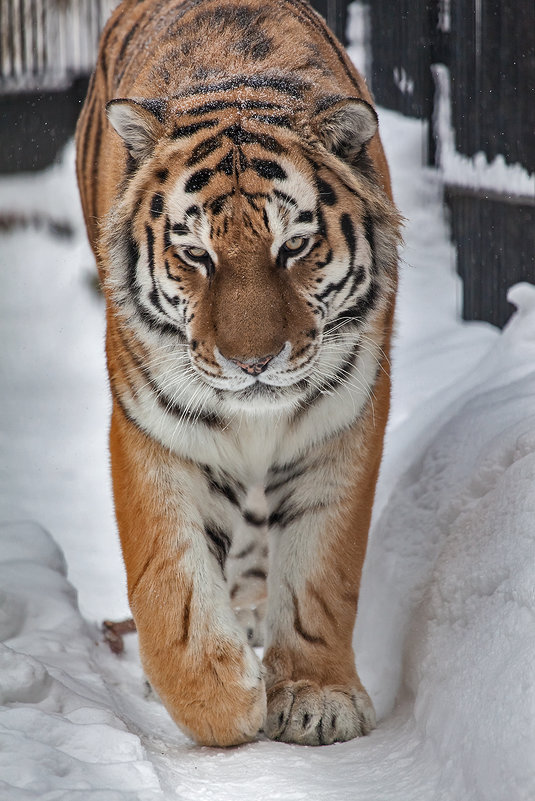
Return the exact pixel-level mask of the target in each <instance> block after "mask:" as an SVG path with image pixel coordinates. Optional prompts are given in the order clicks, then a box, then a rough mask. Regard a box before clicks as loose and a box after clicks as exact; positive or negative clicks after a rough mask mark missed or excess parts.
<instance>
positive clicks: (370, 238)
mask: <svg viewBox="0 0 535 801" xmlns="http://www.w3.org/2000/svg"><path fill="white" fill-rule="evenodd" d="M362 225H363V227H364V236H365V237H366V240H367V242H368V245H369V246H370V252H371V254H372V272H373V273H375V272H376V266H377V265H376V260H375V228H374V223H373V219H372V216H371V214H370V212H369V211H368V209H367V208H366V214H365V215H364V219H363V220H362Z"/></svg>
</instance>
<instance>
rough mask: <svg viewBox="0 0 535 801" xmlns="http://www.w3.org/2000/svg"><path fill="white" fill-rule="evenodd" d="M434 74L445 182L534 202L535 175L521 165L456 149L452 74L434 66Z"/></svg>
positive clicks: (438, 133)
mask: <svg viewBox="0 0 535 801" xmlns="http://www.w3.org/2000/svg"><path fill="white" fill-rule="evenodd" d="M433 73H434V78H435V86H436V109H435V126H436V133H437V156H438V161H439V164H440V168H441V170H442V172H443V178H444V181H445V182H446V183H447V184H450V185H452V186H462V187H469V188H471V189H476V190H481V191H483V192H488V193H491V194H492V193H499V194H502V195H507V196H512V197H515V196H520V197H522V198H528V199H529V200H531V201H532V200H533V198H534V197H535V174H533V173H532V174H530V173H528V171H527V170H526V169H525V167H523V166H522V165H521V164H507V163H506V161H505V159H504V157H503V156H502V155H498V156H496V157H495V158H494V159H493V160H492V161H491V163H490V164H489V162H488V161H487V157H486V155H485V153H482V152H479V153H476V154H475V155H474V156H473V157H472V158H469V157H468V156H463V155H462V154H461V153H458V152H457V151H456V149H455V131H454V129H453V126H452V123H451V101H450V74H449V70H448V68H447V67H445V66H444V64H435V65H434V67H433Z"/></svg>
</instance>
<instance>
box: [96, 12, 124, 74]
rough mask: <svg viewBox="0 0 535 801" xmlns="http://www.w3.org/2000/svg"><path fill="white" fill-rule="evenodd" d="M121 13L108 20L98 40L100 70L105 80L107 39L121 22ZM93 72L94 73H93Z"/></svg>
mask: <svg viewBox="0 0 535 801" xmlns="http://www.w3.org/2000/svg"><path fill="white" fill-rule="evenodd" d="M121 20H122V14H119V15H117V17H116V19H114V20H113V22H112V21H111V19H110V21H109V22H108V25H107V30H106V33H105V34H104V35H103V37H102V41H101V42H100V65H101V69H102V72H103V73H104V81H105V82H106V77H107V75H106V73H107V71H108V63H107V55H108V41H109V38H110V36H111V34H112V33H113V32H114V30H115V28H116V27H117V25H118V24H119V22H121ZM93 74H95V73H93Z"/></svg>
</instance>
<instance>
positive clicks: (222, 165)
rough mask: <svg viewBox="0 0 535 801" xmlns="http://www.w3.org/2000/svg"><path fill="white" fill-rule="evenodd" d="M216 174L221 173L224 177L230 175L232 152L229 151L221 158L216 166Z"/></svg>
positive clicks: (232, 160) (232, 165)
mask: <svg viewBox="0 0 535 801" xmlns="http://www.w3.org/2000/svg"><path fill="white" fill-rule="evenodd" d="M215 169H216V172H222V173H224V174H225V175H232V173H233V171H234V152H233V151H232V150H229V152H228V153H227V155H226V156H223V158H222V159H221V161H219V162H218V163H217V164H216V167H215Z"/></svg>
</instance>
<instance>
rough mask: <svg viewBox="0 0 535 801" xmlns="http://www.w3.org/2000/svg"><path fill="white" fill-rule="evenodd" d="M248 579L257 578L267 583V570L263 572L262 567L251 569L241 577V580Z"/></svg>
mask: <svg viewBox="0 0 535 801" xmlns="http://www.w3.org/2000/svg"><path fill="white" fill-rule="evenodd" d="M248 578H257V579H261V580H262V581H265V580H266V579H267V573H266V571H265V570H262V568H261V567H251V568H249V570H246V571H245V573H242V574H241V575H240V579H248Z"/></svg>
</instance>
